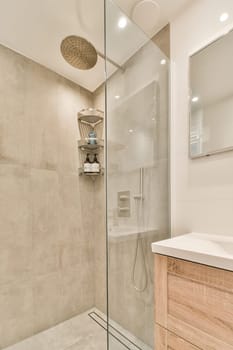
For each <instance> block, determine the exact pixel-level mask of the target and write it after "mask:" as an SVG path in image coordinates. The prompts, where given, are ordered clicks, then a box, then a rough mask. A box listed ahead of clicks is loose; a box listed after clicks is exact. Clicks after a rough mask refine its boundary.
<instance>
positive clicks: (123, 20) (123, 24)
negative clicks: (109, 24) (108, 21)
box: [118, 17, 128, 29]
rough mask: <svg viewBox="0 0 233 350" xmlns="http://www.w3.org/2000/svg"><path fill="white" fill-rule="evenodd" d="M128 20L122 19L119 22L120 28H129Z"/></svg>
mask: <svg viewBox="0 0 233 350" xmlns="http://www.w3.org/2000/svg"><path fill="white" fill-rule="evenodd" d="M127 23H128V22H127V18H126V17H120V19H119V21H118V27H119V28H121V29H123V28H125V27H126V26H127Z"/></svg>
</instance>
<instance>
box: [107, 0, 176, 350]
mask: <svg viewBox="0 0 233 350" xmlns="http://www.w3.org/2000/svg"><path fill="white" fill-rule="evenodd" d="M121 17H122V13H121V11H120V10H119V9H118V8H117V7H116V6H115V5H114V4H113V3H112V2H111V1H107V3H106V21H107V27H106V54H107V56H108V57H110V58H111V59H113V60H114V61H116V62H117V63H118V64H120V65H121V66H122V69H118V70H117V71H116V70H115V69H114V67H112V66H111V65H110V64H109V63H107V78H108V80H107V87H106V90H107V111H106V112H107V113H106V114H107V115H106V118H107V130H106V133H107V155H108V156H107V203H108V204H107V218H108V248H109V267H108V270H109V274H108V295H109V327H110V336H109V341H110V342H109V346H110V350H113V349H114V350H115V349H124V346H123V345H121V344H120V343H119V341H118V340H119V339H120V341H121V342H122V343H123V344H125V345H126V346H128V347H129V348H130V349H136V348H137V349H138V348H139V349H143V350H144V349H152V348H153V344H154V339H153V338H154V337H153V333H154V331H153V324H154V320H153V314H154V300H153V289H154V288H153V282H154V281H153V255H152V253H151V248H150V244H151V242H153V241H156V240H160V239H163V238H167V236H168V234H169V217H168V177H167V174H168V147H167V144H168V68H169V60H168V58H167V57H166V56H165V55H164V54H162V52H161V51H160V50H159V49H158V48H157V47H156V45H155V44H154V43H153V42H152V41H151V40H149V39H148V38H147V37H146V36H145V34H144V33H142V32H141V31H140V30H139V29H138V28H137V27H136V26H135V25H134V24H133V23H132V22H131V21H130V20H127V26H126V27H125V28H124V29H121V30H120V31H119V30H118V28H117V23H118V20H119V18H121ZM114 23H115V24H116V25H115V26H114ZM112 327H114V329H115V330H114V331H112V329H113V328H112ZM111 333H113V335H114V336H112V335H111ZM122 334H123V337H122ZM116 338H119V339H118V340H116ZM117 342H118V343H117Z"/></svg>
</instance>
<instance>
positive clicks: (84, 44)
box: [60, 35, 98, 70]
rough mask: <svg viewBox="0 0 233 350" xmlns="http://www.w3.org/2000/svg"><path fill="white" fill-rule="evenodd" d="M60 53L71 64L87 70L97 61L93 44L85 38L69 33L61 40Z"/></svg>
mask: <svg viewBox="0 0 233 350" xmlns="http://www.w3.org/2000/svg"><path fill="white" fill-rule="evenodd" d="M60 48H61V53H62V56H63V57H64V59H65V60H66V62H68V63H69V64H70V65H71V66H73V67H75V68H78V69H82V70H87V69H91V68H93V67H94V66H95V65H96V63H97V58H98V54H97V52H96V49H95V48H94V46H93V45H92V44H91V43H90V42H89V41H87V40H86V39H84V38H82V37H80V36H76V35H70V36H68V37H66V38H65V39H64V40H62V42H61V47H60Z"/></svg>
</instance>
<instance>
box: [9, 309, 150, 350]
mask: <svg viewBox="0 0 233 350" xmlns="http://www.w3.org/2000/svg"><path fill="white" fill-rule="evenodd" d="M93 312H94V313H95V312H97V313H98V314H99V315H101V317H102V318H103V319H105V318H106V317H105V315H104V314H102V313H101V312H99V311H98V310H96V309H93V310H90V311H88V312H85V313H83V314H81V315H78V316H76V317H74V318H72V319H70V320H67V321H65V322H63V323H61V324H59V325H57V326H55V327H52V328H50V329H48V330H46V331H44V332H41V333H38V334H36V335H34V336H32V337H31V338H27V339H25V340H24V341H22V342H20V343H17V344H15V345H12V346H10V347H7V348H5V349H4V350H107V332H106V330H105V329H104V328H103V325H104V324H103V323H102V326H101V325H100V324H98V323H97V322H96V321H94V320H93V319H92V318H91V317H90V316H89V314H90V313H93ZM114 325H115V327H117V328H119V329H120V330H121V332H122V328H121V327H120V326H119V325H117V324H115V323H114ZM124 333H125V334H126V335H127V336H129V338H131V339H133V340H134V341H135V339H136V338H135V337H133V336H132V335H130V334H129V333H128V332H126V331H124ZM109 345H110V346H109V349H110V350H135V348H136V349H140V348H141V349H142V350H151V349H150V348H149V347H147V346H146V345H145V344H143V345H142V343H141V342H140V346H139V347H138V346H136V347H135V346H133V345H132V346H131V345H129V344H127V345H128V346H124V345H123V344H122V343H121V342H119V341H118V340H117V339H115V338H114V337H113V336H111V335H110V337H109Z"/></svg>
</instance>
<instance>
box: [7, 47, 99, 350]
mask: <svg viewBox="0 0 233 350" xmlns="http://www.w3.org/2000/svg"><path fill="white" fill-rule="evenodd" d="M0 72H1V79H0V224H1V230H0V243H1V244H0V348H4V347H6V346H7V345H10V344H12V343H16V342H18V341H20V340H21V339H23V338H26V337H28V336H31V335H32V334H34V333H37V332H39V331H42V330H44V329H47V328H48V327H50V326H53V325H55V324H57V323H59V322H62V321H64V320H66V319H68V318H70V317H72V316H74V315H76V314H78V313H80V312H83V311H85V310H87V309H89V308H90V307H92V306H93V305H94V259H93V230H92V228H91V223H92V221H91V219H90V218H91V213H92V212H93V189H94V187H93V183H92V182H90V181H86V179H83V178H80V177H79V175H78V166H79V156H78V150H77V139H78V130H77V123H76V116H77V112H78V110H79V109H81V108H84V107H88V106H90V105H91V104H92V95H91V94H90V93H89V92H87V91H85V90H83V89H81V88H80V87H78V86H77V85H75V84H73V83H71V82H69V81H67V80H66V79H64V78H62V77H60V76H58V75H57V74H55V73H53V72H51V71H49V70H47V69H45V68H44V67H42V66H40V65H38V64H36V63H34V62H32V61H31V60H29V59H27V58H25V57H23V56H21V55H19V54H17V53H15V52H13V51H11V50H9V49H7V48H5V47H3V46H0ZM87 213H90V216H89V215H87Z"/></svg>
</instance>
